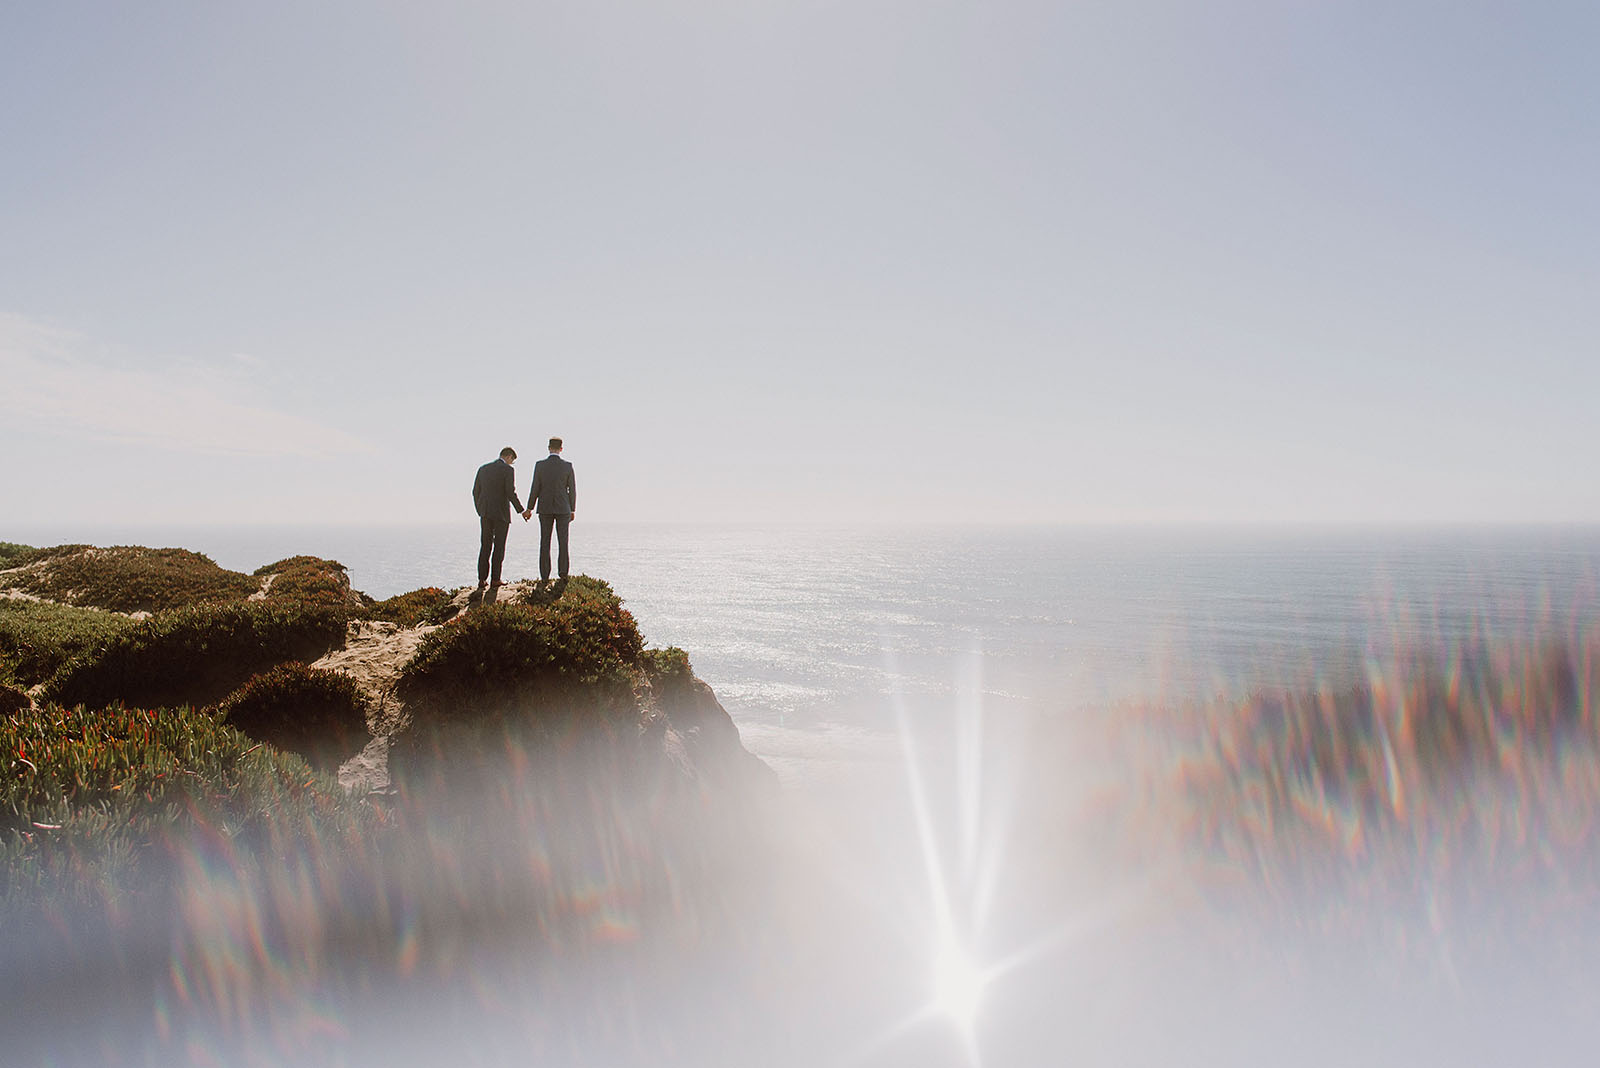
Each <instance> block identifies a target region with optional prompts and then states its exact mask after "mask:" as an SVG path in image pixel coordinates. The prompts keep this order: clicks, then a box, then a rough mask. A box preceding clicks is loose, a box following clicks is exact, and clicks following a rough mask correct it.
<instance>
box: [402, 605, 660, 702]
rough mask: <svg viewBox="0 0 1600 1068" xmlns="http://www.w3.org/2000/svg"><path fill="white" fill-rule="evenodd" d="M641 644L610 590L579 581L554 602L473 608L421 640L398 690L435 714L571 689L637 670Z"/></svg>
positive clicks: (629, 615) (628, 616)
mask: <svg viewBox="0 0 1600 1068" xmlns="http://www.w3.org/2000/svg"><path fill="white" fill-rule="evenodd" d="M643 652H644V642H643V640H642V639H641V638H640V636H639V628H638V625H637V624H636V623H635V622H634V619H633V614H632V613H631V612H629V611H628V610H627V609H625V608H623V607H622V601H621V600H620V599H619V598H618V597H617V595H616V594H615V593H613V592H612V590H611V587H610V586H609V585H607V584H606V583H604V582H601V581H600V580H598V579H592V578H589V577H587V576H579V577H577V578H575V579H573V580H572V581H571V582H570V583H569V584H568V585H567V587H566V589H565V590H564V591H563V592H562V594H561V595H560V596H559V597H552V598H547V599H543V600H541V601H539V602H537V603H533V604H497V605H488V606H484V607H480V608H476V609H474V610H473V611H471V612H468V613H467V614H466V615H465V616H464V617H462V618H461V619H458V620H456V621H454V622H451V623H449V624H447V625H446V626H444V627H441V628H440V629H439V630H436V631H434V632H433V633H432V634H430V635H428V636H427V637H426V638H424V639H423V641H422V644H421V645H420V646H419V647H418V649H417V654H416V656H415V657H413V658H412V660H411V662H410V663H408V664H407V665H406V666H405V669H404V670H403V671H402V672H401V675H400V680H399V683H398V689H399V691H400V693H401V694H402V696H405V697H406V698H407V699H408V700H412V699H415V700H418V701H420V702H422V703H424V704H425V705H427V706H428V707H430V708H437V709H438V714H441V715H446V714H450V715H471V714H472V712H473V711H474V710H475V709H478V708H479V707H480V705H482V703H483V702H484V701H485V700H490V701H492V700H493V699H494V696H497V695H499V694H501V693H503V692H504V691H506V690H525V689H529V688H537V687H543V688H545V689H560V690H567V691H570V690H574V689H578V688H582V687H584V686H588V685H593V684H595V683H598V682H600V681H601V680H603V679H615V678H616V677H618V676H620V675H626V674H628V673H631V672H637V671H639V670H642V664H641V661H640V658H641V656H642V655H643Z"/></svg>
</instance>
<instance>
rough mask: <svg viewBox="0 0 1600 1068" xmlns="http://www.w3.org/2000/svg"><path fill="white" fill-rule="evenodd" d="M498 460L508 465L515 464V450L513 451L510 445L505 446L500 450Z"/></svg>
mask: <svg viewBox="0 0 1600 1068" xmlns="http://www.w3.org/2000/svg"><path fill="white" fill-rule="evenodd" d="M500 459H502V460H504V461H505V462H506V463H508V464H514V463H516V462H517V450H516V449H513V448H512V447H511V446H510V445H507V446H506V447H505V448H503V449H501V450H500Z"/></svg>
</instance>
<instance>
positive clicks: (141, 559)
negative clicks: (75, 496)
mask: <svg viewBox="0 0 1600 1068" xmlns="http://www.w3.org/2000/svg"><path fill="white" fill-rule="evenodd" d="M19 562H20V563H21V564H22V565H25V570H23V571H21V572H19V573H18V574H17V576H16V578H15V580H14V581H15V582H16V583H17V585H18V586H20V587H21V588H22V589H24V590H27V591H28V592H29V593H33V594H36V595H38V596H40V597H46V598H49V599H50V600H52V601H63V602H66V603H69V604H74V605H85V606H90V607H94V608H108V609H111V610H112V611H117V612H159V611H163V610H166V609H171V608H179V607H184V606H188V605H195V604H203V603H207V602H220V601H236V600H240V599H242V598H244V597H247V596H249V595H250V594H251V593H253V592H255V589H256V586H257V583H256V582H255V581H254V580H252V579H251V578H250V577H249V576H248V575H242V574H240V573H239V572H237V571H228V570H226V569H224V568H221V567H218V566H217V565H216V563H215V562H213V561H212V559H211V558H210V557H208V556H203V555H201V554H200V553H195V552H190V551H189V550H187V549H146V548H144V547H142V546H138V545H118V546H113V547H111V548H109V549H97V548H95V547H93V546H89V545H58V546H56V547H55V548H53V549H37V550H34V551H33V552H31V553H28V554H26V555H24V556H23V557H22V558H21V559H20V561H19Z"/></svg>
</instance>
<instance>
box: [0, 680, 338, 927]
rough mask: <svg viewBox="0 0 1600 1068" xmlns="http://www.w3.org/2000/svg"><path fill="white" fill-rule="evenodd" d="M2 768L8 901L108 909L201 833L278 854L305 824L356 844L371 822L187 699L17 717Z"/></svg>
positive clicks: (4, 737) (7, 728)
mask: <svg viewBox="0 0 1600 1068" xmlns="http://www.w3.org/2000/svg"><path fill="white" fill-rule="evenodd" d="M0 765H3V766H0V772H3V774H0V898H3V899H4V900H5V901H6V902H7V903H9V904H16V903H18V902H19V900H29V899H33V900H45V899H48V900H49V901H50V902H51V904H52V906H53V907H56V908H59V907H60V906H62V905H63V904H65V903H71V902H72V901H76V902H77V903H80V904H86V905H91V906H96V905H97V906H100V907H102V908H103V907H104V905H105V904H106V902H107V901H114V900H117V899H118V898H121V897H124V896H126V895H127V894H128V893H130V892H132V893H134V894H138V893H140V892H143V891H147V890H151V889H155V888H159V887H160V885H161V884H163V883H164V882H165V881H166V880H167V878H168V877H169V875H170V874H171V871H170V865H169V864H168V863H167V862H168V861H169V860H170V859H171V857H172V856H173V854H174V853H176V852H178V851H180V850H182V849H184V848H186V847H187V839H188V837H189V835H190V834H191V833H192V832H193V831H194V830H195V829H197V828H202V827H203V828H205V829H206V830H207V831H208V833H209V835H211V836H212V837H214V838H220V839H221V840H222V841H224V842H226V843H228V846H227V848H229V849H234V848H236V847H253V848H256V849H259V850H261V851H262V852H263V853H264V854H265V855H268V856H271V855H279V856H281V855H283V854H284V853H285V852H288V851H291V850H293V849H294V848H295V843H297V842H298V841H299V840H300V839H301V837H302V836H304V835H305V834H306V833H307V832H308V831H310V830H317V831H320V832H321V834H322V836H323V839H324V841H323V844H324V846H337V845H338V844H339V843H340V842H341V840H342V841H343V842H345V843H347V844H351V845H354V844H356V843H358V842H359V841H360V836H361V833H362V828H363V824H364V823H365V822H366V819H367V817H366V816H365V814H364V813H363V812H362V810H361V808H360V807H359V806H358V805H357V804H356V803H354V802H352V801H350V800H349V799H347V798H346V797H345V796H344V793H343V791H341V790H340V789H339V786H338V784H337V783H335V782H334V781H333V780H332V779H330V778H328V777H326V776H322V775H318V774H317V773H316V772H313V771H312V770H310V769H309V768H307V767H306V765H305V763H304V762H302V761H301V760H300V759H299V758H298V757H294V756H291V755H287V754H284V753H280V752H278V751H277V750H275V749H273V748H271V747H270V746H263V745H259V744H256V743H254V742H252V741H251V740H250V739H248V738H246V737H245V736H244V735H242V734H240V733H239V732H238V731H237V730H235V729H233V728H232V727H229V726H227V725H226V724H224V723H222V722H221V721H220V719H219V717H217V716H216V715H214V714H211V713H207V712H202V711H194V710H191V709H188V708H180V709H176V710H165V709H164V710H160V711H150V710H144V709H129V708H123V707H121V706H116V707H113V708H110V709H107V710H105V711H103V712H87V711H84V710H82V709H78V710H68V709H63V708H59V707H54V706H50V707H46V708H42V709H40V710H38V711H29V712H18V713H12V714H9V715H6V716H3V717H0ZM62 899H66V900H65V901H64V900H62Z"/></svg>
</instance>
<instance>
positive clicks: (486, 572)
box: [472, 445, 527, 590]
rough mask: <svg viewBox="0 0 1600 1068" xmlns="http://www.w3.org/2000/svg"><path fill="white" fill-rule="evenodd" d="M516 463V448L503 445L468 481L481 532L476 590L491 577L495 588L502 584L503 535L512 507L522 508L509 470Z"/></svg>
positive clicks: (519, 509)
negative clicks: (496, 458)
mask: <svg viewBox="0 0 1600 1068" xmlns="http://www.w3.org/2000/svg"><path fill="white" fill-rule="evenodd" d="M516 462H517V450H516V449H513V448H512V447H511V446H510V445H507V446H506V447H505V448H503V449H501V450H500V459H498V460H490V461H489V462H488V463H486V464H484V465H483V466H482V467H480V468H478V477H477V478H475V479H473V480H472V504H473V506H474V507H476V508H477V509H478V526H479V527H480V528H481V530H482V533H483V541H482V543H481V547H480V548H479V549H478V589H480V590H481V589H483V587H484V586H485V585H486V584H488V583H489V582H490V581H491V580H492V581H493V583H494V585H495V586H496V587H498V586H500V585H502V583H501V581H500V565H501V564H503V563H505V560H506V535H508V534H510V533H511V511H512V506H513V505H514V506H515V507H516V510H517V511H519V512H520V511H522V502H521V501H519V500H517V484H516V477H515V474H514V472H513V471H512V470H511V465H512V464H514V463H516ZM523 519H524V520H526V519H527V517H526V516H524V517H523ZM491 554H492V558H491Z"/></svg>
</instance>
